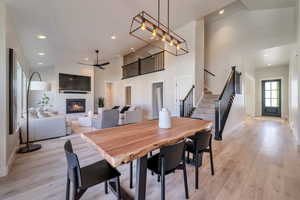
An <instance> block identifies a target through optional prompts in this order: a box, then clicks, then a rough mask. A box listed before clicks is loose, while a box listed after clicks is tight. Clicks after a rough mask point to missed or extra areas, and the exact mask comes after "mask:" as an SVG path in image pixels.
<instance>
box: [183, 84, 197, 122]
mask: <svg viewBox="0 0 300 200" xmlns="http://www.w3.org/2000/svg"><path fill="white" fill-rule="evenodd" d="M194 89H195V86H194V85H193V87H192V88H191V89H190V90H189V92H188V93H187V95H186V96H185V98H184V99H183V100H180V117H190V116H191V115H192V113H193V110H194Z"/></svg>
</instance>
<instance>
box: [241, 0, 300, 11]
mask: <svg viewBox="0 0 300 200" xmlns="http://www.w3.org/2000/svg"><path fill="white" fill-rule="evenodd" d="M241 1H242V2H243V3H244V4H245V6H246V7H247V8H248V9H250V10H256V9H274V8H288V7H294V6H296V5H297V1H298V0H241Z"/></svg>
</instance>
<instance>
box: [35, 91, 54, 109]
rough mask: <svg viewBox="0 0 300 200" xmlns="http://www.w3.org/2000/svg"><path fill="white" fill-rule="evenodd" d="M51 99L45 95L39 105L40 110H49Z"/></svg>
mask: <svg viewBox="0 0 300 200" xmlns="http://www.w3.org/2000/svg"><path fill="white" fill-rule="evenodd" d="M49 101H50V98H49V97H48V96H47V95H46V94H45V93H44V94H43V96H42V98H41V100H40V102H39V103H38V104H39V106H40V108H41V109H42V110H43V111H44V110H46V109H47V108H49V107H50V106H51V105H50V104H49Z"/></svg>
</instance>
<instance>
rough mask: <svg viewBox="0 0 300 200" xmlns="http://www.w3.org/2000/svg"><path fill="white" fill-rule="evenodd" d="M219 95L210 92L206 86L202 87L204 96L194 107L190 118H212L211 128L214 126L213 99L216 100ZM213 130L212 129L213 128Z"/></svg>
mask: <svg viewBox="0 0 300 200" xmlns="http://www.w3.org/2000/svg"><path fill="white" fill-rule="evenodd" d="M218 98H219V95H214V94H212V92H211V91H209V90H208V89H207V88H205V89H204V96H203V98H202V100H201V102H200V103H199V105H198V106H197V107H196V108H195V110H194V112H193V114H192V115H191V118H196V119H203V120H212V121H213V129H214V127H215V122H214V121H215V101H216V100H218ZM213 131H214V130H213Z"/></svg>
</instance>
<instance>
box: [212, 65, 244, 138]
mask: <svg viewBox="0 0 300 200" xmlns="http://www.w3.org/2000/svg"><path fill="white" fill-rule="evenodd" d="M240 76H241V73H240V72H237V71H236V67H232V71H231V73H230V75H229V77H228V79H227V81H226V84H225V87H224V89H223V91H222V93H221V95H220V97H219V99H218V100H216V102H215V140H222V133H223V130H224V127H225V124H226V120H227V118H228V115H229V112H230V109H231V106H232V103H233V100H234V97H235V95H236V94H239V93H240V92H241V91H240V84H241V81H240Z"/></svg>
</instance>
